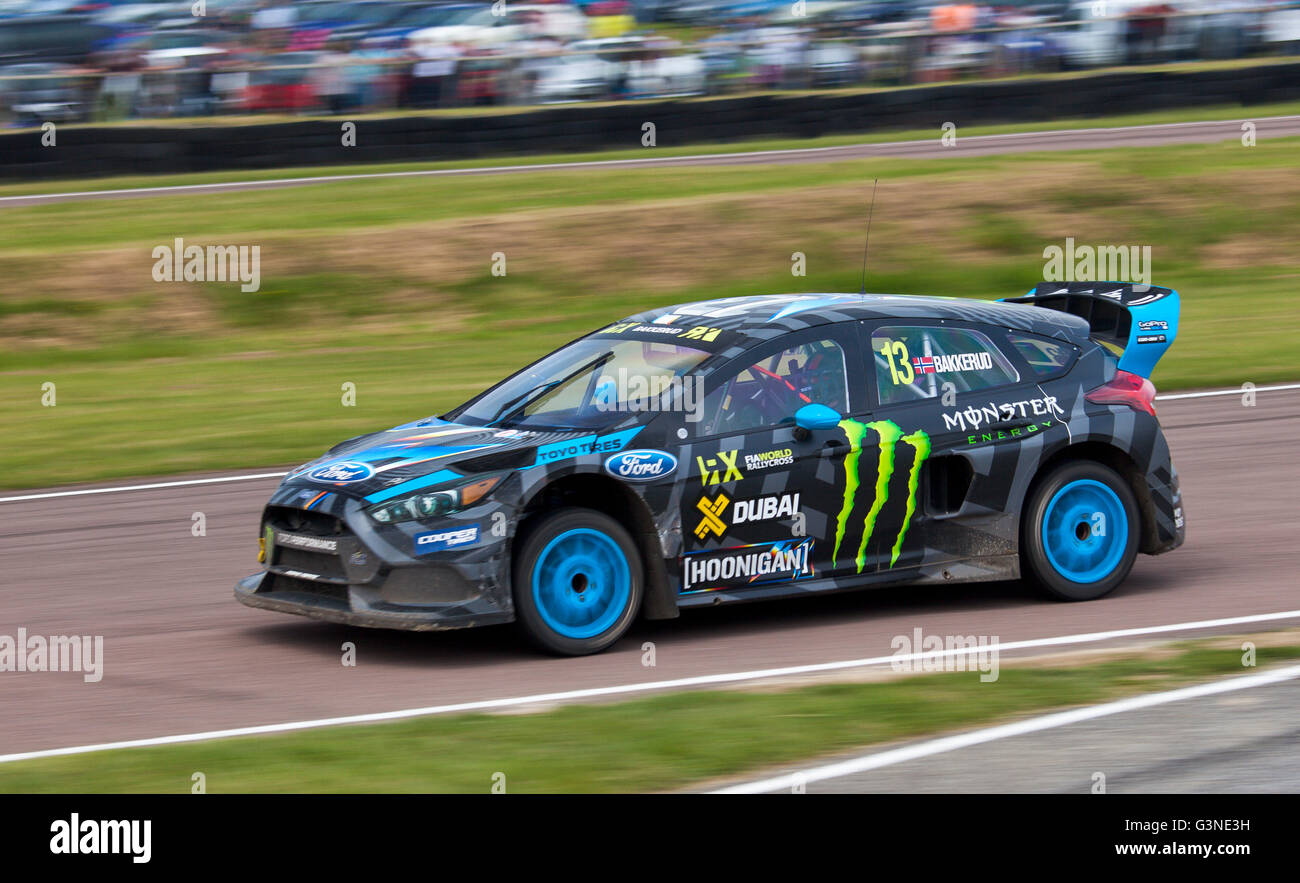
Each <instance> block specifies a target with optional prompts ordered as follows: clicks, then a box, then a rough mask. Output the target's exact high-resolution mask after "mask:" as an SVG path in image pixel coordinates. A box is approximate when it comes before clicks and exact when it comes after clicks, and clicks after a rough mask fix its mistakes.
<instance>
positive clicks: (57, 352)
mask: <svg viewBox="0 0 1300 883" xmlns="http://www.w3.org/2000/svg"><path fill="white" fill-rule="evenodd" d="M1297 143H1300V139H1278V140H1274V141H1267V142H1261V143H1260V144H1259V145H1258V146H1256V147H1252V148H1245V147H1242V146H1241V145H1240V144H1238V143H1236V142H1229V143H1224V144H1211V145H1178V146H1167V147H1160V148H1122V149H1114V150H1101V151H1078V152H1068V153H1061V154H1027V155H1002V156H985V157H974V158H967V159H941V160H897V159H872V160H854V161H837V162H831V163H824V164H823V163H817V164H806V165H794V166H737V167H728V168H704V167H682V168H639V169H620V170H582V171H555V172H547V173H545V174H540V173H539V174H520V175H514V176H500V177H492V178H443V179H408V180H404V181H395V180H393V179H385V180H371V181H349V182H339V183H335V184H330V185H328V186H324V185H323V186H319V187H303V188H294V189H285V190H268V191H259V192H249V193H227V194H221V195H215V196H204V197H201V198H197V199H196V198H194V197H159V198H151V199H146V200H120V201H103V202H72V203H63V204H53V205H44V206H32V207H24V208H12V209H7V210H5V211H4V212H3V215H4V217H5V219H6V221H7V222H9V226H8V228H7V229H6V233H7V236H6V239H5V241H4V243H3V244H0V275H2V276H3V278H5V279H7V280H9V282H10V285H9V286H8V287H7V289H6V290H4V291H3V292H0V339H2V340H3V342H4V345H3V346H2V347H0V437H3V438H4V439H5V440H6V444H5V445H4V446H3V447H0V475H3V476H4V477H3V478H2V479H0V485H3V486H5V487H10V488H28V487H43V486H48V485H53V484H67V483H71V482H76V481H87V480H99V479H107V478H119V477H131V476H142V475H160V474H167V473H176V472H187V471H195V470H210V469H237V468H245V467H251V468H259V467H265V466H267V465H268V464H276V463H281V464H284V463H291V462H294V461H302V460H305V459H307V458H309V457H311V456H315V455H317V454H318V453H319V452H320V451H322V450H323V449H324V448H326V447H328V446H329V445H330V444H332V443H333V442H335V441H337V440H339V439H342V438H346V437H349V436H351V435H355V434H358V433H360V432H363V431H367V430H373V429H377V428H383V427H386V426H392V425H396V424H398V423H400V422H403V421H406V420H410V419H414V418H416V417H420V416H425V415H428V414H433V413H439V412H441V411H444V410H446V409H447V408H449V407H451V406H453V405H455V404H457V403H459V402H460V401H463V400H464V399H466V398H467V397H468V396H469V395H471V394H472V393H474V392H476V391H477V390H479V389H482V388H484V387H485V386H487V385H488V384H490V383H492V382H493V381H495V380H497V379H499V378H500V377H502V376H504V375H505V374H506V373H508V372H509V371H511V370H514V369H516V368H518V367H520V366H522V365H524V364H526V363H528V362H529V361H531V360H533V359H535V358H537V357H538V356H540V355H542V354H543V353H545V352H547V351H548V350H550V349H552V348H554V347H555V346H558V345H560V344H562V343H564V342H565V341H567V340H570V339H572V338H574V337H576V336H579V335H581V334H583V333H585V332H587V331H589V330H590V329H592V328H595V327H599V326H601V325H604V324H606V323H608V322H610V321H614V320H616V319H618V318H621V317H623V316H625V315H629V314H631V313H634V312H639V311H641V310H644V309H648V308H651V307H655V306H660V305H664V304H671V303H677V302H683V301H689V300H695V299H705V298H711V297H720V296H728V295H742V294H754V293H767V292H773V291H852V290H856V289H857V286H858V269H859V266H860V261H861V255H862V252H861V248H862V244H861V235H862V232H861V231H862V221H863V209H864V202H865V199H866V192H865V187H864V185H863V182H865V181H869V180H870V179H871V178H872V177H873V176H877V175H878V176H880V178H881V185H880V192H879V198H878V200H877V210H876V215H875V222H874V226H873V231H872V249H871V254H872V258H871V272H870V276H869V280H868V282H869V287H870V288H871V289H872V290H875V291H883V292H896V293H903V294H909V293H915V294H955V295H964V296H972V297H981V298H996V297H1004V296H1008V295H1011V294H1018V293H1021V292H1023V291H1025V290H1027V289H1028V288H1029V287H1030V286H1032V285H1033V284H1034V283H1035V282H1036V281H1038V280H1040V279H1041V278H1042V271H1043V255H1042V250H1043V248H1044V247H1045V246H1047V245H1060V244H1062V243H1063V242H1064V240H1065V239H1066V237H1073V238H1074V239H1075V240H1076V242H1078V243H1079V244H1090V245H1101V244H1122V245H1135V246H1143V245H1150V246H1151V261H1152V271H1153V272H1152V281H1153V282H1155V283H1156V284H1164V285H1172V286H1174V287H1176V288H1178V289H1179V290H1180V291H1181V292H1182V294H1183V322H1182V328H1181V331H1180V335H1179V338H1178V342H1177V344H1176V345H1175V346H1174V347H1173V349H1172V350H1171V351H1170V354H1169V355H1168V356H1166V357H1165V359H1164V360H1163V361H1162V363H1161V365H1160V366H1159V368H1158V369H1157V371H1156V374H1155V376H1154V378H1153V379H1154V380H1155V382H1156V384H1157V385H1158V386H1159V387H1160V388H1161V389H1162V390H1166V391H1169V390H1174V389H1179V388H1186V387H1195V386H1219V385H1233V386H1236V385H1239V384H1240V383H1241V382H1242V381H1244V380H1250V381H1252V382H1255V383H1257V384H1258V383H1267V382H1274V381H1280V380H1293V379H1295V375H1296V363H1295V359H1294V355H1293V352H1292V347H1291V341H1292V340H1293V339H1294V335H1295V334H1296V333H1297V332H1300V316H1298V315H1297V313H1296V311H1295V309H1294V306H1293V303H1292V298H1293V291H1294V287H1295V281H1296V276H1297V273H1296V270H1295V267H1294V262H1293V261H1291V259H1290V253H1291V246H1292V245H1293V243H1294V242H1295V241H1296V240H1297V239H1300V175H1296V174H1295V172H1296V166H1297V163H1298V161H1297V159H1296V157H1297V153H1296V145H1297ZM175 237H182V238H183V239H184V240H185V242H186V243H187V244H204V243H211V244H223V245H232V244H233V245H240V244H248V245H256V246H257V247H258V248H259V249H260V254H261V288H260V290H258V291H257V292H249V293H245V292H241V291H240V290H239V287H238V285H237V284H234V283H226V284H221V283H192V284H183V283H171V284H168V283H156V282H154V281H153V280H152V278H151V270H152V268H153V266H154V263H155V260H154V258H153V257H152V250H153V248H155V247H156V246H158V245H170V244H171V243H172V242H173V240H174V238H175ZM498 252H499V253H501V254H503V255H505V256H506V258H507V260H508V273H507V275H506V276H500V277H498V276H493V275H492V274H491V273H490V272H489V267H490V264H491V262H492V255H493V254H495V253H498ZM795 253H802V254H803V255H804V256H805V258H806V266H807V275H806V276H801V277H793V276H792V275H791V267H792V263H791V261H792V256H793V255H794V254H795ZM51 383H52V384H54V387H53V389H54V395H55V402H56V405H55V406H54V407H46V406H43V400H44V401H48V396H46V392H47V390H48V387H47V386H46V384H51ZM345 383H352V384H355V385H356V389H357V397H356V406H355V407H344V406H343V405H342V402H341V396H342V390H341V388H342V386H343V384H345Z"/></svg>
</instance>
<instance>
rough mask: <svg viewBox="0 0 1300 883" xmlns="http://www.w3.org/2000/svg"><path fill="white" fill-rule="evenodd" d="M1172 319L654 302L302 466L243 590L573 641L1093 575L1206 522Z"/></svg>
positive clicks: (1143, 299)
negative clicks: (745, 612)
mask: <svg viewBox="0 0 1300 883" xmlns="http://www.w3.org/2000/svg"><path fill="white" fill-rule="evenodd" d="M1177 327H1178V294H1177V292H1174V291H1172V290H1170V289H1166V288H1156V287H1152V286H1133V285H1128V284H1105V283H1099V284H1087V283H1068V284H1061V285H1056V284H1050V283H1049V284H1045V285H1040V286H1038V287H1037V288H1036V289H1035V290H1034V291H1032V292H1030V293H1029V294H1028V295H1026V296H1024V297H1018V298H1011V299H1009V302H997V303H990V302H983V301H973V300H966V299H959V298H930V297H912V296H895V295H853V294H826V295H821V294H804V295H773V296H762V297H746V298H733V299H723V300H714V301H705V302H700V303H692V304H683V305H679V306H675V307H671V308H667V309H659V310H653V311H651V312H647V313H643V314H641V315H638V316H633V317H631V318H628V319H625V320H623V321H620V322H616V323H614V324H612V325H609V326H607V327H605V328H602V329H600V330H598V331H595V332H593V333H592V334H589V335H587V336H586V337H583V338H580V339H579V340H576V341H574V342H572V343H570V344H568V345H566V346H564V347H562V348H560V349H559V350H556V351H555V352H553V353H551V354H550V355H548V356H546V357H545V358H543V359H541V360H539V361H538V362H536V363H534V364H533V365H531V366H529V367H527V368H525V369H523V370H522V371H520V372H518V373H517V374H514V375H513V376H511V377H509V378H507V379H506V380H503V381H502V382H501V383H499V384H497V385H496V386H494V387H492V388H491V389H489V390H487V391H486V392H484V393H482V394H481V395H479V396H477V397H475V398H474V399H472V400H470V401H469V402H466V403H465V404H463V405H461V406H460V407H458V408H455V409H453V410H451V411H449V412H447V413H446V414H443V415H442V416H440V417H429V418H427V419H423V420H417V421H415V422H412V423H407V424H405V425H403V426H398V427H396V428H394V429H389V430H385V431H382V432H376V433H372V434H370V435H365V436H361V437H359V438H355V439H352V440H350V441H346V442H343V443H342V444H340V445H337V446H336V447H334V448H333V449H331V450H330V451H329V452H328V453H326V454H325V456H323V457H321V458H320V459H318V460H315V461H313V462H311V463H308V464H306V465H304V466H302V467H301V468H298V469H296V470H294V471H293V472H292V473H291V474H290V475H289V476H288V477H287V478H285V480H284V481H283V483H282V484H281V486H280V487H279V489H277V490H276V492H275V494H274V495H273V496H272V498H271V500H270V502H269V504H268V505H267V507H266V509H265V512H264V514H263V517H262V536H261V544H262V549H261V554H260V560H261V561H262V565H263V568H262V572H260V573H258V574H255V575H254V576H250V577H248V578H246V579H244V580H242V581H240V582H239V584H238V586H237V587H236V591H235V594H236V597H237V598H238V599H239V600H240V601H242V602H243V603H244V604H247V605H250V606H253V607H263V608H267V609H271V610H279V611H283V612H286V613H297V614H304V615H307V616H312V617H316V618H318V619H322V620H328V621H333V622H344V623H353V624H356V625H363V626H375V627H387V628H404V629H444V628H459V627H466V626H475V625H486V624H491V623H501V622H507V621H511V620H517V621H518V622H520V623H521V624H522V626H523V627H524V630H525V631H526V632H527V633H528V634H529V635H530V636H531V637H532V638H533V639H534V640H536V641H537V642H538V643H539V644H541V645H542V646H543V647H545V648H547V649H549V650H551V651H555V652H559V653H568V654H581V653H591V652H596V651H599V650H602V649H604V648H606V647H608V646H609V645H611V644H612V643H614V642H615V641H616V640H617V639H618V638H619V636H620V635H621V634H622V633H623V632H624V630H625V629H626V628H627V627H628V625H629V624H630V623H631V622H632V621H633V620H634V619H635V618H636V617H637V616H638V615H644V616H647V617H651V618H671V617H674V616H676V615H677V614H678V612H679V610H680V609H681V608H684V607H692V606H699V605H706V604H714V603H720V602H730V601H747V600H753V599H759V598H772V597H780V596H788V595H793V594H797V593H802V592H824V591H835V590H842V589H848V588H859V587H866V586H873V585H884V584H897V583H925V582H940V581H943V582H946V581H980V580H1002V579H1014V578H1017V577H1020V576H1024V577H1026V578H1029V579H1031V580H1033V581H1034V582H1036V583H1037V584H1039V585H1040V586H1042V588H1043V589H1045V590H1046V591H1047V592H1049V593H1051V594H1052V595H1054V596H1056V597H1059V598H1063V599H1068V600H1086V599H1091V598H1098V597H1100V596H1102V595H1105V594H1106V593H1107V592H1109V591H1111V590H1112V589H1114V588H1115V587H1116V586H1117V585H1118V584H1119V583H1120V582H1121V581H1122V580H1123V579H1124V577H1125V576H1126V575H1127V573H1128V572H1129V569H1130V567H1131V566H1132V564H1133V561H1134V558H1135V557H1136V555H1137V553H1138V552H1144V553H1147V554H1158V553H1161V552H1165V551H1168V550H1170V549H1173V548H1175V547H1177V546H1178V545H1180V544H1181V543H1182V541H1183V536H1184V527H1183V510H1182V501H1181V496H1180V492H1179V487H1178V478H1177V475H1176V473H1175V472H1174V467H1173V462H1172V460H1171V458H1170V453H1169V447H1168V444H1167V442H1166V440H1165V437H1164V434H1163V433H1162V432H1161V429H1160V425H1159V423H1158V422H1157V420H1156V416H1155V410H1154V407H1153V405H1152V400H1153V398H1154V395H1155V388H1154V387H1153V386H1152V384H1151V381H1150V380H1149V379H1148V378H1149V375H1150V373H1151V370H1152V369H1153V368H1154V366H1155V364H1156V362H1157V361H1158V360H1159V358H1160V357H1161V355H1163V353H1164V352H1165V350H1166V349H1168V347H1169V345H1170V344H1172V343H1173V340H1174V337H1175V335H1176V333H1177Z"/></svg>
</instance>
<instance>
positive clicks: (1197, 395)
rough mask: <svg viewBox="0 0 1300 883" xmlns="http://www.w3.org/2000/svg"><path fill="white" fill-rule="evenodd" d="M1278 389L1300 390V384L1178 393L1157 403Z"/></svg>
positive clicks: (1158, 397)
mask: <svg viewBox="0 0 1300 883" xmlns="http://www.w3.org/2000/svg"><path fill="white" fill-rule="evenodd" d="M1278 389H1300V383H1289V384H1287V385H1286V386H1257V387H1255V388H1254V389H1249V390H1247V389H1241V388H1240V387H1239V388H1237V389H1212V390H1210V391H1209V392H1177V393H1174V394H1173V395H1167V396H1156V401H1157V402H1160V401H1168V400H1170V399H1203V398H1205V397H1206V396H1233V395H1236V396H1239V395H1244V394H1245V393H1247V392H1272V391H1274V390H1278Z"/></svg>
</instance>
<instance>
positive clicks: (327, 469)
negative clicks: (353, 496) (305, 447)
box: [307, 460, 375, 484]
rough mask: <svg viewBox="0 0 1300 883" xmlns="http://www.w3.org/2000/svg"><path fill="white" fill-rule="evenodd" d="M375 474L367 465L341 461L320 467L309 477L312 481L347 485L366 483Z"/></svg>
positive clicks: (308, 474)
mask: <svg viewBox="0 0 1300 883" xmlns="http://www.w3.org/2000/svg"><path fill="white" fill-rule="evenodd" d="M374 474H375V470H373V469H371V468H370V466H369V465H368V464H366V463H358V462H356V461H355V460H340V461H339V462H337V463H329V464H326V465H325V466H318V467H316V468H315V469H313V470H312V471H311V472H309V473H307V477H308V478H310V479H311V480H312V481H326V482H329V483H331V484H347V483H348V482H350V481H365V480H366V479H367V478H369V477H370V476H372V475H374Z"/></svg>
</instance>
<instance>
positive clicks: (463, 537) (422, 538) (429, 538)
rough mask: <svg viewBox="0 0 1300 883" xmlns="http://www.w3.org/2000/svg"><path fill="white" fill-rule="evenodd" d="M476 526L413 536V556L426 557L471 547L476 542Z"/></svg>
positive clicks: (433, 531)
mask: <svg viewBox="0 0 1300 883" xmlns="http://www.w3.org/2000/svg"><path fill="white" fill-rule="evenodd" d="M478 533H479V531H478V525H477V524H474V525H470V526H469V527H457V528H452V529H451V530H431V531H426V532H425V533H417V534H416V535H415V554H417V555H427V554H429V553H430V552H443V551H446V550H447V549H459V548H461V547H462V546H472V545H474V544H475V543H477V542H478Z"/></svg>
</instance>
